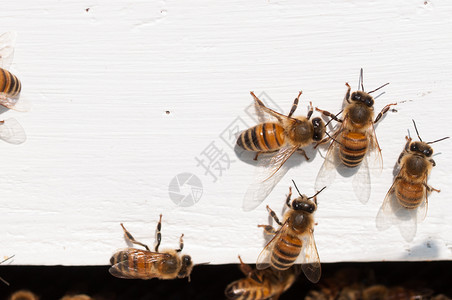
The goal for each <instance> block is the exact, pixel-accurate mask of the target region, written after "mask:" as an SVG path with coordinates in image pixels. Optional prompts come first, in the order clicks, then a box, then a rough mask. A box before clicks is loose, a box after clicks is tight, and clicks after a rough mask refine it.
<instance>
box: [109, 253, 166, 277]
mask: <svg viewBox="0 0 452 300" xmlns="http://www.w3.org/2000/svg"><path fill="white" fill-rule="evenodd" d="M133 250H134V251H131V249H128V255H129V259H128V260H124V261H121V262H118V263H117V264H114V265H113V266H111V267H110V269H108V271H109V272H110V274H111V275H113V276H115V277H118V278H125V279H135V278H140V279H151V278H155V277H158V276H159V274H157V273H155V272H152V271H151V270H149V269H148V270H146V271H147V272H145V273H144V272H143V270H140V269H139V268H138V264H133V265H131V264H130V263H129V261H130V260H131V261H142V262H143V263H145V264H146V263H156V262H159V261H162V260H165V259H168V258H170V257H171V255H169V254H168V253H158V252H151V251H146V250H140V249H133ZM143 273H144V274H143Z"/></svg>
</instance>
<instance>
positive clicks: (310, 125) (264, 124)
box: [237, 92, 325, 211]
mask: <svg viewBox="0 0 452 300" xmlns="http://www.w3.org/2000/svg"><path fill="white" fill-rule="evenodd" d="M301 94H302V92H299V94H298V97H297V98H295V100H294V102H293V105H292V108H291V110H290V112H289V114H288V115H287V116H285V115H282V114H280V113H277V112H276V111H274V110H272V109H270V108H268V107H266V106H265V105H264V103H263V102H262V101H261V100H260V99H259V98H258V97H257V96H256V95H255V94H254V93H253V92H251V96H253V98H254V103H255V108H256V112H257V115H258V116H259V119H260V121H261V123H260V124H259V125H256V126H254V127H251V128H249V129H247V130H245V131H243V132H242V133H241V134H240V135H239V137H238V139H237V146H239V147H240V148H243V149H245V150H247V151H254V152H256V156H255V159H257V157H258V156H259V155H260V154H262V153H272V152H276V153H274V154H273V155H271V156H268V157H265V158H262V159H260V160H259V162H258V165H257V167H258V169H259V170H261V171H258V175H257V176H256V179H257V180H256V183H255V184H252V185H251V186H250V188H249V189H248V191H247V193H246V194H245V197H244V202H243V209H244V210H245V211H249V210H252V209H254V208H256V207H257V206H258V205H259V204H260V203H261V202H262V201H263V200H264V199H265V198H266V197H267V196H268V195H269V194H270V192H271V191H272V190H273V188H274V186H275V185H276V184H277V183H278V182H279V180H280V179H281V177H282V176H283V175H284V174H285V172H287V170H286V171H284V170H281V169H282V168H283V167H284V165H285V162H286V161H287V160H288V159H289V158H290V157H291V156H292V154H294V153H295V151H299V152H300V153H301V154H302V155H304V156H305V158H306V159H307V160H308V159H309V158H308V156H307V155H306V153H305V151H304V150H303V148H304V147H306V146H308V145H310V144H313V143H314V142H319V141H321V140H322V139H323V137H324V135H325V124H324V122H323V120H322V119H321V118H318V117H316V118H313V119H311V116H312V113H313V111H314V109H313V107H312V103H311V104H310V106H309V111H308V114H307V116H298V117H293V114H294V113H295V110H296V109H297V107H298V101H299V99H300V96H301ZM259 172H260V173H259ZM277 173H278V174H279V175H280V176H275V175H276V174H277Z"/></svg>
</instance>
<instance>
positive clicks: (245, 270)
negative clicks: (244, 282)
mask: <svg viewBox="0 0 452 300" xmlns="http://www.w3.org/2000/svg"><path fill="white" fill-rule="evenodd" d="M239 260H240V271H242V273H243V274H245V276H248V274H250V273H251V272H253V269H252V268H251V267H250V266H249V265H247V264H245V263H244V262H243V261H242V258H241V257H240V255H239Z"/></svg>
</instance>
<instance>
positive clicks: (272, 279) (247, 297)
mask: <svg viewBox="0 0 452 300" xmlns="http://www.w3.org/2000/svg"><path fill="white" fill-rule="evenodd" d="M239 260H240V270H241V271H242V273H243V274H245V276H246V278H243V279H239V280H236V281H234V282H232V283H230V284H229V285H228V286H227V287H226V289H225V291H224V293H225V295H226V298H228V299H234V300H263V299H278V298H279V296H280V295H281V294H282V293H284V292H285V291H286V290H288V289H289V288H290V287H291V286H292V284H293V283H294V282H295V280H296V279H297V277H298V274H299V273H300V271H301V270H300V268H299V267H298V266H293V267H292V268H289V269H288V270H285V271H277V270H273V269H270V268H269V269H265V270H253V269H252V268H251V267H250V266H249V265H247V264H245V263H243V261H242V259H241V258H240V256H239Z"/></svg>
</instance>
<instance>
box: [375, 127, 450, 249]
mask: <svg viewBox="0 0 452 300" xmlns="http://www.w3.org/2000/svg"><path fill="white" fill-rule="evenodd" d="M413 124H414V129H415V130H416V134H417V136H418V138H419V141H413V140H412V139H411V138H410V137H406V144H405V147H404V149H403V151H402V153H401V154H400V156H399V159H398V160H397V169H398V173H397V175H396V176H395V178H394V182H393V184H392V186H391V188H390V189H389V191H388V193H387V194H386V197H385V199H384V201H383V205H382V206H381V208H380V211H379V212H378V215H377V228H379V229H381V230H384V229H386V228H388V227H389V226H390V224H391V223H395V224H398V225H399V229H400V232H401V233H402V236H403V237H404V238H405V240H407V241H411V240H412V239H413V238H414V235H415V234H416V227H417V223H419V222H421V221H423V220H424V219H425V216H426V215H427V206H428V200H427V196H428V194H429V193H431V192H432V191H435V192H440V190H438V189H435V188H433V187H432V186H430V185H428V183H427V179H428V176H429V175H430V172H431V171H432V168H433V167H434V166H435V165H436V163H435V161H434V160H433V158H432V155H433V148H432V147H431V146H430V144H433V143H436V142H439V141H442V140H445V139H448V138H449V137H444V138H442V139H438V140H435V141H433V142H424V141H422V139H421V137H420V136H419V132H418V130H417V127H416V123H415V122H414V120H413Z"/></svg>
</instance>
